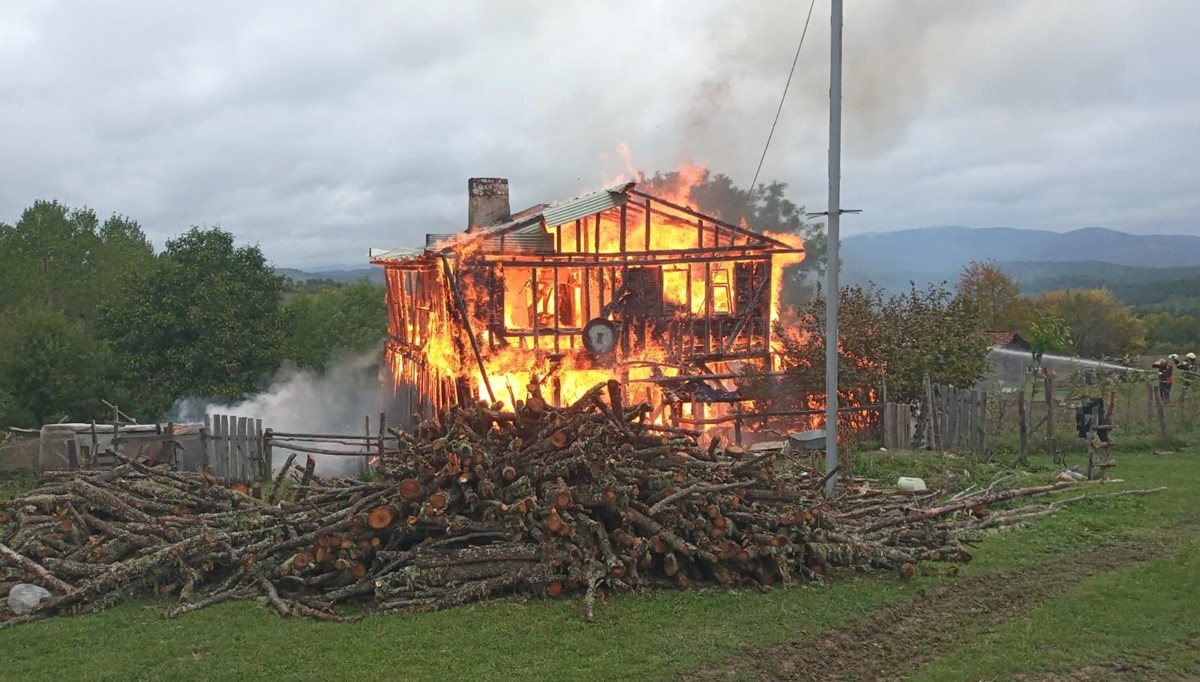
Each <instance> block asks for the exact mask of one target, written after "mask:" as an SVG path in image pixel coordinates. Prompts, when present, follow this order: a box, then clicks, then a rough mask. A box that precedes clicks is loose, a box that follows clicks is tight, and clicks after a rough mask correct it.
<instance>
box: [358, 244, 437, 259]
mask: <svg viewBox="0 0 1200 682" xmlns="http://www.w3.org/2000/svg"><path fill="white" fill-rule="evenodd" d="M422 253H424V251H423V250H422V249H414V248H411V247H410V248H400V249H371V250H369V251H368V252H367V257H368V258H369V259H370V260H372V261H378V260H402V259H404V258H412V257H413V256H419V255H421V254H422Z"/></svg>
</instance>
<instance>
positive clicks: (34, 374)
mask: <svg viewBox="0 0 1200 682" xmlns="http://www.w3.org/2000/svg"><path fill="white" fill-rule="evenodd" d="M5 323H6V324H5V325H4V327H3V330H0V414H3V415H6V417H5V418H6V419H7V420H8V423H10V424H13V423H21V424H24V425H26V426H40V425H41V424H44V423H46V422H49V421H54V420H56V419H58V418H61V417H69V418H71V419H73V420H79V421H86V420H89V419H92V418H97V417H102V416H103V415H104V408H103V403H102V402H101V398H103V397H105V393H104V392H105V390H106V389H108V388H109V387H108V381H107V379H108V376H107V374H108V372H109V369H110V368H111V357H110V355H109V353H108V352H107V349H106V348H105V347H104V345H103V344H102V343H99V342H97V341H96V340H94V339H92V338H89V336H88V334H87V332H86V330H85V328H84V326H83V325H82V324H81V323H80V322H78V321H75V320H70V319H68V318H67V317H66V315H64V314H63V313H62V311H59V310H53V309H50V308H44V307H42V308H29V309H26V310H23V311H19V312H17V313H15V314H11V315H9V316H7V317H6V319H5ZM109 395H110V396H111V394H109Z"/></svg>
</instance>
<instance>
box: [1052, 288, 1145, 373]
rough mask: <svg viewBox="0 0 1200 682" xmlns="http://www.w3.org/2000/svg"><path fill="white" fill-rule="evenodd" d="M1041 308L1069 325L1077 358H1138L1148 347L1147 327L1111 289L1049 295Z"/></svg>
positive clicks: (1070, 290) (1062, 292)
mask: <svg viewBox="0 0 1200 682" xmlns="http://www.w3.org/2000/svg"><path fill="white" fill-rule="evenodd" d="M1038 308H1039V309H1040V311H1041V312H1042V313H1043V314H1046V315H1051V316H1055V317H1060V318H1062V319H1063V320H1065V321H1066V324H1067V326H1068V327H1070V329H1071V340H1072V342H1071V350H1072V351H1073V352H1074V353H1075V354H1076V355H1080V356H1083V357H1105V356H1108V357H1120V356H1124V355H1134V354H1136V353H1138V352H1139V351H1141V350H1142V348H1144V347H1145V345H1146V326H1145V324H1144V323H1143V322H1142V320H1141V319H1139V318H1138V317H1137V315H1135V314H1134V312H1133V309H1132V308H1130V307H1129V306H1127V305H1125V304H1124V303H1121V302H1120V301H1119V300H1117V298H1116V297H1115V296H1113V294H1112V292H1111V291H1109V290H1108V289H1105V288H1100V289H1064V290H1062V291H1049V292H1045V293H1043V294H1042V295H1041V297H1040V298H1039V300H1038Z"/></svg>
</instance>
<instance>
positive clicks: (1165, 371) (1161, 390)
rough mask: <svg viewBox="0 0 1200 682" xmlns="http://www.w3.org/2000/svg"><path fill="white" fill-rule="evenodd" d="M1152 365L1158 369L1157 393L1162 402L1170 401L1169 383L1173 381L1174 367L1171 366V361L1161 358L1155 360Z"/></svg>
mask: <svg viewBox="0 0 1200 682" xmlns="http://www.w3.org/2000/svg"><path fill="white" fill-rule="evenodd" d="M1152 367H1154V368H1155V369H1157V370H1158V394H1159V395H1160V396H1162V400H1163V402H1164V403H1167V402H1171V383H1172V381H1173V379H1172V376H1171V375H1172V374H1174V369H1175V368H1174V367H1172V366H1171V361H1170V360H1168V359H1166V358H1163V359H1161V360H1158V361H1156V362H1155V363H1154V364H1153V365H1152Z"/></svg>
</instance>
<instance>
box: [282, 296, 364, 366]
mask: <svg viewBox="0 0 1200 682" xmlns="http://www.w3.org/2000/svg"><path fill="white" fill-rule="evenodd" d="M310 281H311V280H310ZM384 298H385V294H384V290H383V288H382V287H379V286H376V285H374V284H372V283H371V282H369V281H367V280H365V279H364V280H362V281H360V282H356V283H354V284H349V285H343V286H331V287H327V288H325V289H321V290H319V291H315V292H312V293H308V292H305V293H300V294H297V295H295V296H293V297H292V298H291V299H290V300H289V301H288V302H287V306H286V314H287V318H288V320H289V322H290V328H291V334H292V342H291V359H292V360H293V361H294V362H295V363H296V364H297V365H299V366H301V367H311V368H313V369H317V370H323V369H325V366H326V363H327V362H328V361H329V360H330V359H331V358H333V357H334V356H335V355H336V354H338V353H339V352H345V351H351V352H353V351H365V350H367V349H370V348H373V347H375V346H377V345H379V343H380V342H381V341H382V340H383V338H384V336H385V335H386V334H387V304H386V302H385V300H384Z"/></svg>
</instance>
